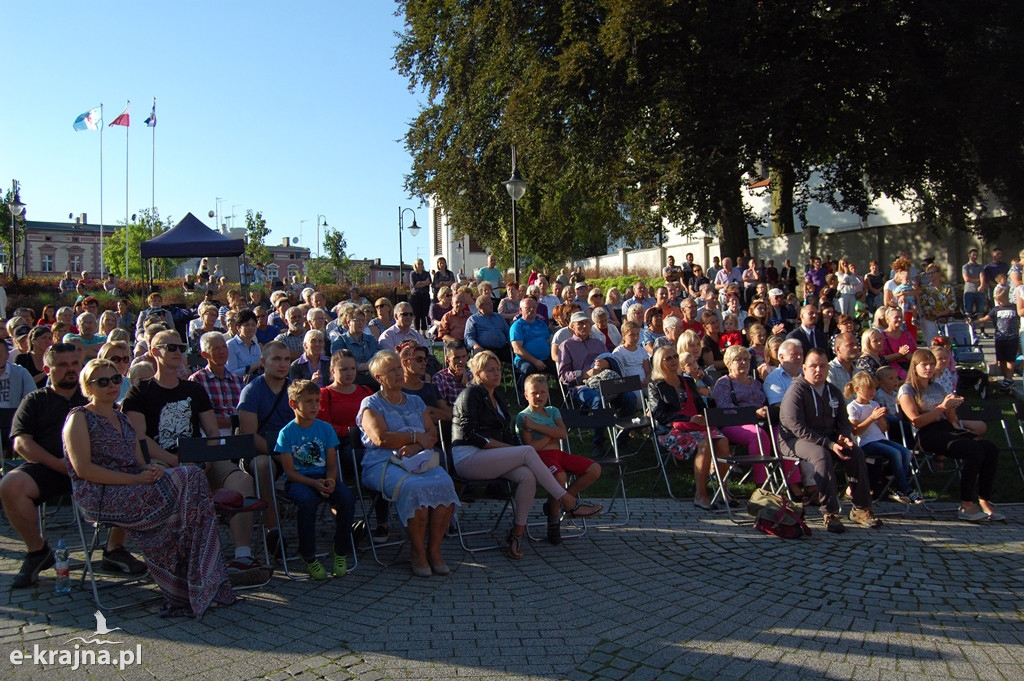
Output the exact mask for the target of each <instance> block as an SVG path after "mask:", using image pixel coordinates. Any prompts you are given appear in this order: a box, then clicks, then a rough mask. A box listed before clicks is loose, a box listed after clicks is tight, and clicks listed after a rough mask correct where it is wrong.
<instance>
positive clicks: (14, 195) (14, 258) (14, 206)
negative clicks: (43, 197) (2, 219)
mask: <svg viewBox="0 0 1024 681" xmlns="http://www.w3.org/2000/svg"><path fill="white" fill-rule="evenodd" d="M7 208H8V209H9V210H10V211H11V276H12V277H13V278H14V279H17V278H18V243H17V230H16V228H15V219H16V218H18V217H20V216H21V214H22V213H24V212H25V204H24V203H22V202H21V199H20V198H19V197H18V181H17V180H11V200H10V201H9V202H8V203H7Z"/></svg>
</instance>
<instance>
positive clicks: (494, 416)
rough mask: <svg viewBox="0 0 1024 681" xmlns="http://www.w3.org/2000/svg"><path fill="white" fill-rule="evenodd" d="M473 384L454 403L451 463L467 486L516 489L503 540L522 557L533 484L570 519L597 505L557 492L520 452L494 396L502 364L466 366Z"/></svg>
mask: <svg viewBox="0 0 1024 681" xmlns="http://www.w3.org/2000/svg"><path fill="white" fill-rule="evenodd" d="M469 368H470V370H471V371H472V372H473V382H472V383H470V384H469V386H468V387H467V388H466V389H465V390H463V391H462V393H461V394H460V395H459V398H458V399H457V400H456V401H455V407H454V409H453V414H452V460H453V461H454V464H455V471H456V473H457V474H458V475H459V476H460V477H462V478H464V479H466V480H491V479H494V478H505V479H506V480H511V481H512V482H514V483H516V485H517V487H516V491H515V502H514V503H515V518H514V519H513V527H512V529H511V530H510V531H509V534H508V554H509V557H510V558H522V557H523V542H524V537H525V534H526V521H527V517H528V516H529V513H530V506H531V505H532V504H533V498H534V495H535V494H536V493H537V484H538V483H540V485H541V487H543V488H544V489H545V490H547V492H548V494H550V495H552V496H553V497H555V498H556V499H558V500H559V503H561V505H562V507H563V508H565V510H566V511H567V512H568V513H569V515H570V516H572V517H575V518H589V517H591V516H593V515H597V514H598V513H600V512H601V510H602V506H601V505H600V504H596V505H595V504H586V503H581V502H580V501H579V500H578V499H577V498H576V497H574V496H573V495H571V494H569V493H568V492H567V491H566V490H565V488H564V487H562V486H561V485H560V484H559V483H558V481H557V480H555V478H554V476H553V475H551V471H549V470H548V468H547V466H545V465H544V462H543V461H541V460H540V457H539V456H537V451H536V450H535V449H534V448H533V447H528V446H520V445H518V444H517V443H518V440H517V438H516V436H515V434H514V433H513V423H515V414H514V413H513V412H512V410H511V409H509V406H508V404H507V403H506V402H505V400H504V399H503V398H502V397H501V395H500V394H498V393H497V392H495V389H496V388H497V387H498V386H499V385H501V362H500V360H498V356H497V355H495V354H494V353H493V352H490V351H489V350H485V351H483V352H478V353H477V354H476V355H474V356H473V359H471V360H470V361H469Z"/></svg>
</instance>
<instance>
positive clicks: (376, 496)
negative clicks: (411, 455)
mask: <svg viewBox="0 0 1024 681" xmlns="http://www.w3.org/2000/svg"><path fill="white" fill-rule="evenodd" d="M348 441H349V444H350V445H351V447H350V451H351V457H352V473H353V475H354V476H355V484H354V485H353V488H354V489H355V492H356V499H357V500H358V502H359V512H360V514H361V515H362V519H363V525H364V527H365V528H366V540H367V541H368V542H369V547H370V553H371V554H373V559H374V560H375V561H376V562H377V564H378V565H382V566H384V567H389V566H391V565H393V564H394V563H395V561H396V560H397V559H398V554H399V553H401V551H402V545H404V544H405V540H406V535H405V533H404V532H401V531H398V532H397V535H398V537H399V538H398V539H390V538H389V539H388V541H383V542H376V541H374V539H373V536H372V532H371V530H370V528H371V527H373V524H372V523H371V520H370V513H371V512H372V511H374V510H375V507H376V504H377V502H378V500H383V499H384V496H383V495H382V494H381V493H380V492H378V491H376V490H374V489H372V488H370V487H367V486H366V485H364V484H363V469H362V465H363V454H364V453H365V452H366V448H365V447H364V446H363V440H362V431H361V430H359V428H358V427H357V426H352V427H351V428H349V429H348ZM384 503H388V502H387V501H384ZM388 508H389V513H390V511H391V510H392V509H393V506H392V505H391V504H390V503H388ZM374 522H376V521H374ZM399 525H401V523H399ZM352 538H353V541H354V540H355V535H354V534H353V537H352ZM392 546H397V547H398V550H397V551H396V553H395V559H394V560H390V561H386V560H383V559H382V558H381V556H380V554H379V553H377V549H384V548H389V547H392Z"/></svg>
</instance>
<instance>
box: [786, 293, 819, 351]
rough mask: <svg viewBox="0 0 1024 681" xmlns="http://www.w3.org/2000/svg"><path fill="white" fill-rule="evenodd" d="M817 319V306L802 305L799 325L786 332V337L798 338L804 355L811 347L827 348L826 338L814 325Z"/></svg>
mask: <svg viewBox="0 0 1024 681" xmlns="http://www.w3.org/2000/svg"><path fill="white" fill-rule="evenodd" d="M817 321H818V308H817V307H816V306H814V305H804V306H803V307H802V308H800V326H798V327H796V328H795V329H793V330H792V331H790V332H789V333H788V334H786V338H793V339H795V340H798V341H800V344H801V345H802V346H804V357H806V356H807V352H808V351H809V350H811V349H812V348H817V349H819V350H828V338H826V337H825V334H824V333H822V332H821V331H820V330H819V329H818V328H817V327H816V326H815V323H816V322H817Z"/></svg>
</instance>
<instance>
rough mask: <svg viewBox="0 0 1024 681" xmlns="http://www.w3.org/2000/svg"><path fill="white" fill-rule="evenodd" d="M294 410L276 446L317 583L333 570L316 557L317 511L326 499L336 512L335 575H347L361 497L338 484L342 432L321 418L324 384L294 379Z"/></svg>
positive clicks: (302, 546) (291, 398)
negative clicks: (320, 503)
mask: <svg viewBox="0 0 1024 681" xmlns="http://www.w3.org/2000/svg"><path fill="white" fill-rule="evenodd" d="M288 406H290V407H291V408H292V410H293V411H294V412H295V420H294V421H290V422H289V423H288V425H286V426H285V427H284V428H282V429H281V432H280V433H279V434H278V436H277V446H276V447H275V448H274V451H275V453H276V454H277V459H278V461H279V462H280V464H281V468H282V469H283V470H284V475H285V485H284V492H285V494H287V495H288V498H289V499H291V500H292V501H294V502H295V505H296V506H297V507H298V514H297V515H298V526H299V557H300V558H302V561H303V562H304V563H305V564H306V570H308V571H309V575H310V577H312V578H313V579H326V578H327V570H326V569H325V568H324V566H323V565H322V564H321V563H320V561H319V560H317V557H316V508H317V505H318V503H319V502H320V500H321V499H322V498H325V499H327V500H328V502H329V503H330V504H331V508H333V509H334V511H335V514H334V550H333V552H332V556H333V560H332V562H331V574H333V575H334V576H335V577H344V576H345V573H346V572H347V571H348V563H347V560H346V556H347V554H348V551H349V549H350V548H351V546H352V516H353V514H354V513H355V499H354V498H353V496H352V492H350V491H349V489H348V487H346V486H345V485H343V484H338V476H339V474H340V469H339V468H338V445H339V444H340V443H339V441H338V434H337V433H336V432H335V430H334V427H333V426H331V425H330V424H329V423H327V422H325V421H320V420H318V419H317V418H316V415H317V413H318V412H319V411H320V386H318V385H317V384H316V383H313V382H312V381H302V380H299V381H293V382H292V384H291V385H290V386H288Z"/></svg>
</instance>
